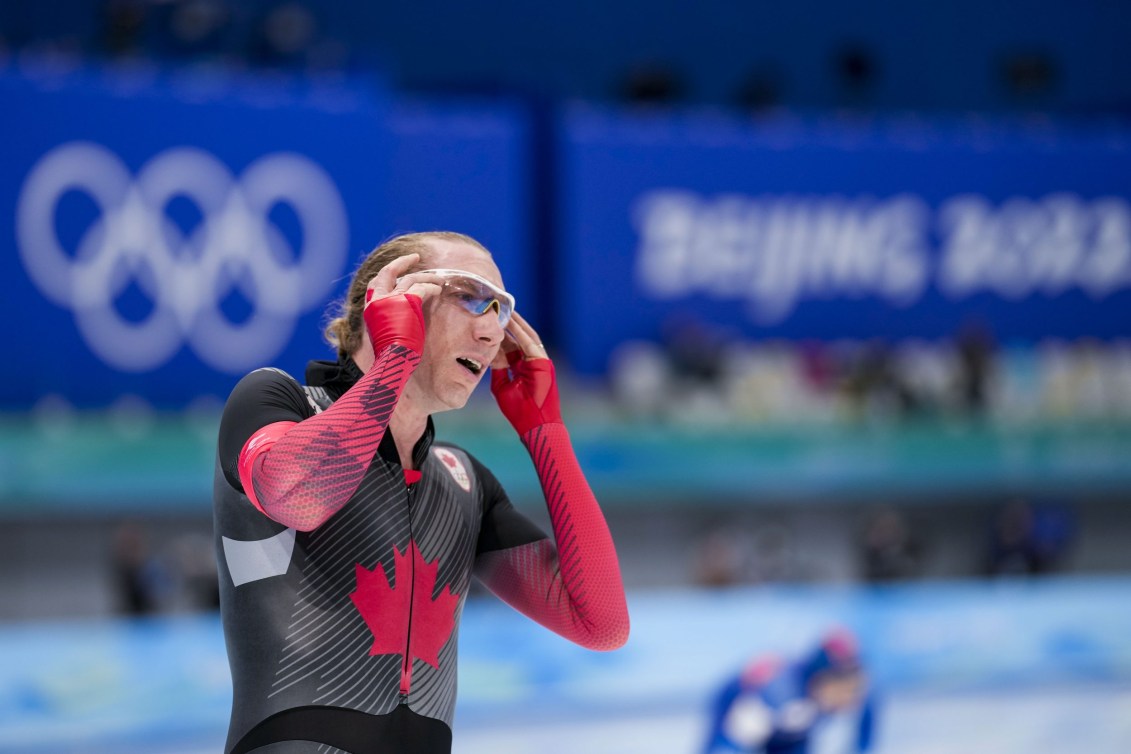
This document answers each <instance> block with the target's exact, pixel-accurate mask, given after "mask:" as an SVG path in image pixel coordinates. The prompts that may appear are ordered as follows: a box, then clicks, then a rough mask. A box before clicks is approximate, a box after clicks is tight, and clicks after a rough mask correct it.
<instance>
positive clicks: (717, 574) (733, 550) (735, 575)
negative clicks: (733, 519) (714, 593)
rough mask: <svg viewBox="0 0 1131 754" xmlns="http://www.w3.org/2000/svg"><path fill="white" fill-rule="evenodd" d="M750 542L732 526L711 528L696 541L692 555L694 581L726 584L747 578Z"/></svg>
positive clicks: (742, 581)
mask: <svg viewBox="0 0 1131 754" xmlns="http://www.w3.org/2000/svg"><path fill="white" fill-rule="evenodd" d="M748 548H749V543H748V542H747V541H746V540H745V538H744V537H743V536H742V535H741V534H740V533H739V532H738V531H736V530H735V529H734V527H731V526H719V527H717V528H715V529H713V530H711V531H710V532H709V533H708V534H707V535H706V536H705V537H703V539H702V540H701V541H700V542H699V545H698V548H697V551H696V556H695V583H696V584H698V585H699V586H705V587H726V586H734V585H736V584H742V583H744V582H745V581H746V575H747V574H746V563H747V552H748Z"/></svg>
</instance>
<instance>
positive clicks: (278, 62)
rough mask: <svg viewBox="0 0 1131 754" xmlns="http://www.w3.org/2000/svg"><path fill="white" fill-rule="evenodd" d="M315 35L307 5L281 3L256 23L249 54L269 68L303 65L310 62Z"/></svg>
mask: <svg viewBox="0 0 1131 754" xmlns="http://www.w3.org/2000/svg"><path fill="white" fill-rule="evenodd" d="M317 34H318V22H317V20H316V19H315V17H314V13H313V12H312V11H311V9H310V8H309V7H308V6H306V5H305V4H303V3H300V2H284V3H281V4H279V5H276V6H275V7H273V8H271V9H270V10H268V11H267V13H266V14H265V15H264V16H263V18H262V20H260V22H259V23H258V24H257V25H256V27H255V31H254V32H253V34H252V38H251V41H250V46H249V49H248V57H249V58H250V59H251V60H252V61H253V62H254V63H256V64H258V65H262V66H266V67H268V68H302V67H305V66H306V65H307V64H309V63H310V55H311V51H312V50H313V48H314V44H315V40H316V39H317Z"/></svg>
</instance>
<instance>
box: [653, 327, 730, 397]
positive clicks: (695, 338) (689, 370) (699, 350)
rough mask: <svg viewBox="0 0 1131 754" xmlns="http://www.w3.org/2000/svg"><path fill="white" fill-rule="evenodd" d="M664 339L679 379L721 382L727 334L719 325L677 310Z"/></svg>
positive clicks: (684, 380) (695, 382) (675, 373)
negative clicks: (715, 325) (721, 330)
mask: <svg viewBox="0 0 1131 754" xmlns="http://www.w3.org/2000/svg"><path fill="white" fill-rule="evenodd" d="M663 343H664V348H665V350H666V351H667V355H668V359H669V361H670V363H671V367H672V374H673V376H674V377H675V378H676V379H677V380H680V381H681V382H683V383H685V384H689V385H709V386H714V385H717V384H718V381H719V378H720V377H721V376H722V373H723V354H724V346H725V338H724V336H723V334H722V333H721V332H720V331H719V330H718V329H717V328H715V327H713V326H712V325H710V324H709V323H707V322H703V321H702V320H700V319H698V318H696V317H695V316H693V315H690V314H687V313H679V314H675V315H673V316H672V317H670V318H669V319H668V320H667V321H666V322H665V323H664V330H663Z"/></svg>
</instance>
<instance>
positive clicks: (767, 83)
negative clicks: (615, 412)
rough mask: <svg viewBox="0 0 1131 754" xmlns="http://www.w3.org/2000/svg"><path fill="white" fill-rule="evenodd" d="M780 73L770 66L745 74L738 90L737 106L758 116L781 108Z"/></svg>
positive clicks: (760, 67)
mask: <svg viewBox="0 0 1131 754" xmlns="http://www.w3.org/2000/svg"><path fill="white" fill-rule="evenodd" d="M784 88H785V87H784V86H783V84H782V76H781V73H780V72H779V71H778V70H777V69H776V68H775V67H772V66H759V67H758V68H755V69H754V70H752V71H751V72H750V73H749V74H747V76H746V78H745V79H744V80H743V81H742V84H741V85H740V86H739V89H738V96H737V100H738V105H739V107H740V108H742V109H743V110H745V111H747V112H749V113H752V114H755V115H760V114H763V113H766V112H769V111H772V110H774V109H776V108H778V107H781V106H782V90H783V89H784Z"/></svg>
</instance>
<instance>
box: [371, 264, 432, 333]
mask: <svg viewBox="0 0 1131 754" xmlns="http://www.w3.org/2000/svg"><path fill="white" fill-rule="evenodd" d="M419 261H420V255H419V254H406V255H405V256H403V257H398V258H397V259H394V260H393V261H392V262H389V263H388V264H387V265H385V266H384V267H382V268H381V271H380V272H378V273H377V274H376V275H374V276H373V279H372V280H370V281H369V286H368V288H366V290H365V310H364V311H363V312H362V317H363V318H364V319H365V327H366V329H367V330H368V331H369V340H370V342H372V343H373V353H374V354H375V355H376V354H377V353H379V352H380V351H381V349H383V348H385V347H387V346H389V345H392V344H397V345H401V346H404V347H406V348H409V349H411V350H413V351H415V352H417V353H420V352H421V351H423V350H424V309H423V302H424V300H426V299H428V298H431V297H432V296H437V295H439V293H440V288H441V283H442V281H440V280H439V279H438V278H436V276H435V275H432V274H431V273H428V272H413V273H410V272H408V270H410V269H412V266H413V265H414V264H416V263H417V262H419Z"/></svg>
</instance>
